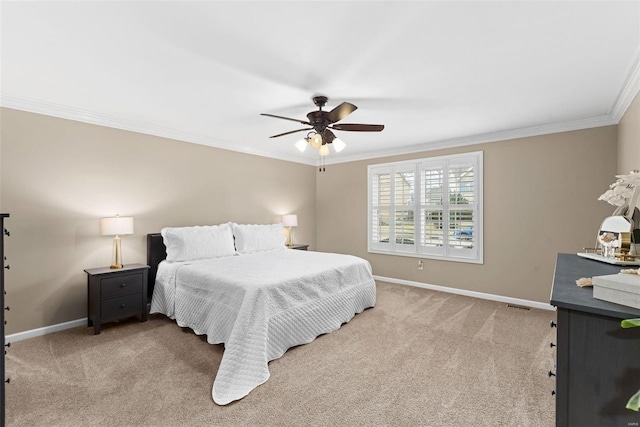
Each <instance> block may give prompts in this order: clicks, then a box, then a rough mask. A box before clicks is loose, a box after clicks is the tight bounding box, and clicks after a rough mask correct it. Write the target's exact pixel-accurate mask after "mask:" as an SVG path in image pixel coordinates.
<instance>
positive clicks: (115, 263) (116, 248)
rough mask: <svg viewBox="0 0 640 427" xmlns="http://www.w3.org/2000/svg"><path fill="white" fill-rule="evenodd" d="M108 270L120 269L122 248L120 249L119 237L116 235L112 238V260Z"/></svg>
mask: <svg viewBox="0 0 640 427" xmlns="http://www.w3.org/2000/svg"><path fill="white" fill-rule="evenodd" d="M109 268H112V269H114V270H115V269H118V268H122V248H121V247H120V236H118V235H117V234H116V237H114V238H113V259H112V262H111V265H110V266H109Z"/></svg>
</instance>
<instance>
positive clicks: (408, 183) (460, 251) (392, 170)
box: [369, 152, 482, 263]
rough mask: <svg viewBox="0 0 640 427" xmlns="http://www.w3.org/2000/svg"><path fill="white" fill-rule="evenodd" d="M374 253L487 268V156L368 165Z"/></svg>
mask: <svg viewBox="0 0 640 427" xmlns="http://www.w3.org/2000/svg"><path fill="white" fill-rule="evenodd" d="M369 251H370V252H380V253H391V254H398V255H410V256H417V257H424V258H437V259H447V260H453V261H466V262H475V263H482V152H476V153H467V154H462V155H452V156H442V157H433V158H428V159H419V160H413V161H406V162H396V163H387V164H384V165H372V166H369Z"/></svg>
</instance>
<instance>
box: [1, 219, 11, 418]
mask: <svg viewBox="0 0 640 427" xmlns="http://www.w3.org/2000/svg"><path fill="white" fill-rule="evenodd" d="M5 218H9V214H8V213H0V228H1V229H2V237H0V258H1V259H2V262H3V268H2V271H1V272H0V305H1V306H2V309H0V313H1V314H0V330H1V331H2V344H3V345H5V346H6V347H8V346H9V345H10V344H9V343H7V344H5V337H4V325H5V323H6V321H5V320H4V311H5V310H9V307H8V306H7V307H5V305H4V303H5V301H4V295H5V293H6V292H5V290H4V270H5V269H7V270H8V269H9V265H4V262H5V261H6V260H7V258H6V257H5V256H4V236H9V231H8V230H7V229H6V228H4V219H5ZM5 353H6V351H5ZM0 375H2V381H0V425H2V426H3V425H4V419H5V413H4V400H5V399H4V392H5V389H4V385H5V383H8V382H9V381H10V380H9V379H7V380H5V379H4V353H3V354H2V358H0Z"/></svg>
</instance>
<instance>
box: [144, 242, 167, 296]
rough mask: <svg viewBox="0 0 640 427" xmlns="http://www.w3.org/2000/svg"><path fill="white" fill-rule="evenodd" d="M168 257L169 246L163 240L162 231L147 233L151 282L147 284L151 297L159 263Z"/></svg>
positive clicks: (148, 293)
mask: <svg viewBox="0 0 640 427" xmlns="http://www.w3.org/2000/svg"><path fill="white" fill-rule="evenodd" d="M166 257H167V247H166V246H165V245H164V242H163V241H162V235H161V234H160V233H151V234H147V265H148V266H149V267H151V268H150V269H149V284H148V286H147V295H148V296H149V298H151V296H152V295H153V288H154V287H155V285H156V274H157V273H158V264H160V261H162V260H163V259H165V258H166Z"/></svg>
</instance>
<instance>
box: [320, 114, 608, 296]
mask: <svg viewBox="0 0 640 427" xmlns="http://www.w3.org/2000/svg"><path fill="white" fill-rule="evenodd" d="M616 135H617V132H616V126H608V127H601V128H595V129H587V130H580V131H574V132H564V133H558V134H553V135H545V136H538V137H531V138H524V139H518V140H507V141H501V142H493V143H488V144H479V145H474V146H469V147H463V148H456V149H448V150H438V151H430V152H425V153H419V154H413V155H405V156H395V157H385V158H380V159H372V160H367V161H359V162H351V163H343V164H337V165H329V166H327V172H326V173H322V174H319V175H318V178H317V201H316V206H317V233H318V236H317V245H318V250H321V251H329V252H340V253H350V254H354V255H358V256H361V257H363V258H366V259H368V260H369V261H370V262H371V264H372V266H373V272H374V274H376V275H379V276H384V277H390V278H395V279H403V280H409V281H415V282H420V283H428V284H433V285H440V286H447V287H453V288H459V289H465V290H470V291H477V292H484V293H489V294H497V295H503V296H508V297H514V298H522V299H527V300H531V301H539V302H545V303H548V302H549V295H550V290H551V282H552V277H553V270H554V265H555V257H556V253H558V252H569V253H575V252H577V251H579V250H581V248H583V247H585V246H587V247H593V245H594V243H595V235H596V233H597V230H598V229H599V226H600V223H601V222H602V219H603V218H604V217H606V216H608V215H610V214H611V212H612V211H613V207H612V206H610V205H608V204H607V203H605V202H602V201H598V200H597V198H598V196H599V195H600V194H602V193H603V192H604V191H605V190H606V189H607V187H608V185H609V184H610V183H611V182H613V179H614V175H615V174H616V170H617V169H616V167H617V165H616V164H617V155H616V139H617V136H616ZM480 150H481V151H483V152H484V235H485V239H484V264H483V265H476V264H467V263H459V262H448V261H435V260H425V261H424V270H423V271H419V270H418V268H417V263H418V262H417V259H416V258H410V257H403V256H391V255H379V254H370V253H367V165H369V164H375V163H384V162H390V161H397V160H405V159H410V158H422V157H431V156H439V155H445V154H453V153H461V152H470V151H480Z"/></svg>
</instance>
